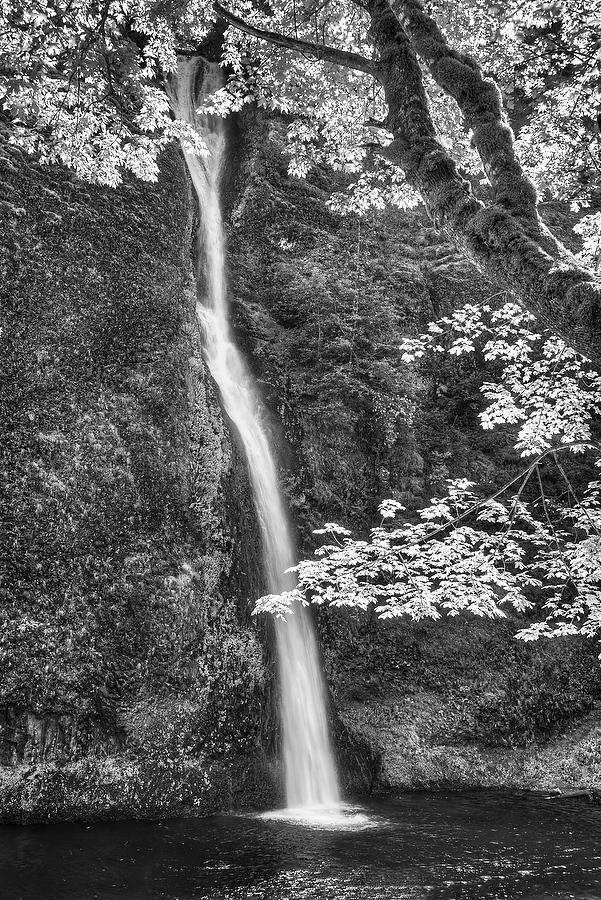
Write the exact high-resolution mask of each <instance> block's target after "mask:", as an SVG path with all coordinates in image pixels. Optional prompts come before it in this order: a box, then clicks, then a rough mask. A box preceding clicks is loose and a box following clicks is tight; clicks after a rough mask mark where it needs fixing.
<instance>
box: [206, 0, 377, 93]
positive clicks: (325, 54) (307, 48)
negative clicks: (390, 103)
mask: <svg viewBox="0 0 601 900" xmlns="http://www.w3.org/2000/svg"><path fill="white" fill-rule="evenodd" d="M213 9H214V10H215V12H216V13H217V15H218V16H220V17H221V18H222V19H225V21H226V22H228V23H229V24H230V25H232V26H233V27H234V28H237V29H238V31H243V32H244V33H245V34H249V35H251V36H252V37H256V38H259V39H260V40H262V41H267V43H269V44H275V45H276V47H283V48H284V49H286V50H294V51H296V52H297V53H305V54H307V55H308V56H311V57H314V58H315V59H320V60H324V61H325V62H331V63H334V64H335V65H337V66H345V67H346V68H347V69H356V70H357V71H358V72H365V74H366V75H372V76H375V65H374V63H372V62H370V60H369V59H366V57H364V56H361V54H359V53H351V52H349V51H348V50H338V49H337V48H336V47H326V46H322V45H321V44H315V43H313V41H304V40H302V39H301V38H295V37H290V36H289V35H286V34H280V33H279V32H277V31H265V30H263V29H262V28H256V27H255V26H254V25H249V24H248V22H245V21H244V19H240V18H239V17H238V16H235V15H234V14H233V13H231V12H230V11H229V10H227V9H225V7H223V6H221V4H220V3H214V4H213Z"/></svg>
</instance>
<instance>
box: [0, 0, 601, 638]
mask: <svg viewBox="0 0 601 900" xmlns="http://www.w3.org/2000/svg"><path fill="white" fill-rule="evenodd" d="M414 6H415V4H414ZM367 7H368V5H367V3H364V2H363V0H327V2H326V3H321V2H316V0H298V2H297V0H274V2H273V3H272V4H271V5H270V6H269V7H266V6H263V5H258V6H255V5H254V4H253V3H252V2H250V0H235V2H232V3H231V4H230V5H229V6H228V10H227V11H226V12H224V11H223V10H222V11H221V12H220V13H219V14H218V13H216V12H215V10H214V9H213V6H212V3H210V2H201V0H160V2H158V0H28V2H27V3H24V2H22V0H0V57H1V60H2V65H1V67H0V100H1V102H2V110H3V112H2V116H3V120H4V122H5V124H6V125H7V126H8V133H9V140H11V141H12V142H13V143H14V144H16V145H18V146H19V147H21V148H23V149H24V150H26V151H27V152H31V153H35V154H37V156H38V158H39V159H41V161H42V162H59V163H62V164H64V165H66V166H70V167H71V168H73V169H75V171H76V172H77V173H78V174H79V175H80V176H81V177H83V178H86V179H88V180H91V181H98V182H101V183H105V184H110V185H117V184H118V183H119V182H120V181H121V179H122V178H123V176H124V174H125V173H126V172H128V171H129V172H132V173H134V174H135V175H137V176H138V177H140V178H144V179H150V180H152V179H154V178H156V177H157V173H158V168H157V157H158V154H159V153H160V151H161V150H162V149H163V147H165V145H166V144H167V143H168V142H170V141H173V140H181V141H183V142H184V143H185V144H186V145H187V147H188V149H192V150H194V151H195V152H198V153H204V152H206V148H205V147H204V145H203V143H202V140H201V139H200V137H199V136H198V135H197V134H196V133H195V132H194V131H193V130H192V129H191V128H190V127H189V126H188V125H187V124H186V123H185V122H181V121H177V120H174V119H173V117H172V115H171V113H170V109H169V102H168V94H167V90H166V88H167V85H168V81H169V77H170V75H171V74H172V73H173V72H174V70H175V69H176V66H177V56H178V54H190V53H201V54H203V53H204V54H207V53H211V52H212V50H211V49H210V47H212V46H213V45H214V40H215V36H217V37H219V39H220V44H221V52H222V61H223V67H224V75H225V83H224V86H223V88H222V89H221V90H219V91H218V92H217V93H216V94H214V95H213V96H212V97H206V98H204V101H203V102H204V106H205V108H206V109H207V110H208V111H211V112H215V113H219V114H222V115H227V114H229V113H230V112H234V111H236V110H239V109H241V108H242V107H243V106H244V105H245V104H247V103H257V104H259V105H260V106H263V107H265V108H267V109H271V110H275V111H278V112H281V113H284V114H285V115H286V116H288V122H289V125H288V151H289V156H290V171H291V172H292V173H293V174H295V175H297V176H303V175H305V174H307V173H308V172H309V171H310V169H311V167H312V166H314V165H316V164H318V163H325V164H327V165H329V166H331V167H333V168H334V169H337V170H340V171H343V172H346V173H348V174H349V176H350V180H351V185H350V189H349V191H348V192H346V193H345V194H344V195H336V196H334V197H332V198H331V201H330V202H331V204H332V205H333V207H334V208H335V209H337V210H339V211H344V210H348V209H352V210H354V211H356V212H366V211H367V210H369V209H371V208H373V207H376V208H378V207H382V206H383V205H384V204H385V203H394V204H396V205H397V206H400V207H404V208H406V207H409V206H411V205H415V203H416V202H417V197H416V194H415V191H414V188H413V187H412V186H410V184H409V183H408V182H407V180H406V178H405V175H404V173H403V170H402V169H401V168H400V167H399V166H398V165H396V164H395V161H394V160H391V158H390V155H389V154H388V153H387V150H388V149H389V148H390V146H391V144H392V142H393V139H394V138H395V135H394V133H393V131H392V130H389V128H391V123H390V120H389V104H387V103H386V102H385V96H384V90H383V87H382V82H381V81H379V80H377V79H375V78H374V77H373V74H372V72H371V70H370V67H371V65H372V62H373V60H374V58H375V55H376V49H375V45H374V39H373V35H372V33H371V32H370V18H369V15H368V8H367ZM425 9H426V11H427V12H428V13H430V14H431V16H432V17H433V19H434V20H435V21H436V22H437V23H438V25H439V26H440V28H441V29H442V31H443V33H444V34H445V35H446V37H447V39H448V41H449V43H450V44H451V45H452V46H453V47H454V48H455V49H456V50H457V51H459V52H465V51H467V52H469V53H470V54H474V55H475V56H476V57H477V58H478V60H479V61H480V64H481V65H482V66H483V68H484V71H485V73H486V74H488V75H491V76H493V77H494V78H495V79H496V81H497V83H498V85H499V86H500V88H501V90H502V92H503V95H504V98H505V102H506V106H507V107H508V109H509V111H510V113H511V115H512V117H513V122H514V126H515V127H516V129H517V141H516V149H517V152H518V154H519V158H520V160H521V163H522V165H523V168H524V171H525V173H526V174H527V175H528V176H530V178H531V179H532V180H533V181H534V183H535V184H536V186H537V188H538V190H539V193H540V195H541V196H542V198H543V199H558V200H562V201H566V202H569V203H570V204H571V206H572V208H573V209H574V210H575V211H580V213H581V218H580V222H579V224H578V226H577V231H578V232H579V234H580V236H581V238H582V247H581V256H582V259H583V260H584V261H586V262H587V263H588V264H592V265H593V266H595V267H596V266H598V264H599V255H600V246H601V239H600V235H601V213H599V212H598V211H597V206H596V204H597V202H598V198H599V187H600V173H601V165H600V155H599V143H600V125H601V116H600V114H599V108H600V100H601V70H600V61H601V4H600V3H599V0H587V2H584V0H561V2H560V0H558V2H531V3H523V2H522V0H507V2H503V3H497V2H490V0H467V2H450V3H449V2H447V0H429V2H428V3H427V4H426V6H425ZM224 17H225V19H224ZM240 21H241V22H242V26H243V27H241V25H240ZM228 23H229V24H228ZM266 31H268V32H270V33H272V36H273V34H275V36H276V40H272V39H268V40H265V39H264V38H265V34H264V32H266ZM278 35H279V36H280V38H281V36H282V35H283V36H284V37H285V38H286V40H285V41H282V40H279V41H278V40H277V36H278ZM291 42H292V43H291ZM291 46H292V49H291ZM422 68H423V71H422V77H423V82H424V85H425V87H426V91H427V97H428V103H429V108H430V111H431V114H432V118H433V120H434V124H435V126H436V130H437V133H438V136H437V141H438V142H439V144H440V146H441V147H443V148H444V150H445V151H446V153H447V154H448V155H449V156H450V157H451V158H452V159H453V160H454V161H455V162H456V163H457V165H458V166H459V167H460V171H461V172H462V173H463V174H464V175H465V176H467V177H469V179H470V180H471V183H472V185H473V186H474V187H475V189H476V191H477V192H480V194H481V195H482V196H484V197H486V195H487V192H488V191H489V187H490V185H489V181H490V179H493V181H494V175H495V173H494V171H493V170H494V166H493V167H492V168H491V167H490V165H489V167H488V168H487V170H486V174H485V171H484V169H485V168H486V165H485V164H483V162H482V161H481V160H482V159H483V153H482V149H484V157H485V156H486V145H485V141H484V143H482V142H480V145H479V146H478V150H479V156H477V155H476V153H475V152H474V147H473V146H472V145H473V143H474V141H475V135H474V134H473V133H470V129H469V127H467V126H466V124H465V121H466V120H465V118H464V116H463V114H462V112H461V111H460V109H459V107H458V106H457V104H456V103H455V101H454V100H452V99H451V97H450V96H449V94H448V92H446V91H445V90H443V89H442V88H441V87H440V86H439V85H438V84H437V83H436V82H435V80H434V78H433V77H432V75H431V74H429V72H428V71H427V70H426V68H425V67H424V66H422ZM543 237H544V236H543ZM545 240H546V238H545ZM475 349H478V350H479V351H480V352H481V353H482V354H483V355H484V357H485V358H486V359H487V360H488V361H489V362H490V363H491V364H494V365H496V366H497V367H498V368H499V369H500V378H499V380H498V381H495V382H487V383H485V384H484V385H483V388H482V390H483V396H484V400H485V401H486V404H487V405H486V406H485V407H484V409H483V412H482V426H483V427H484V428H497V427H502V428H505V429H507V428H513V429H514V431H515V440H516V448H517V450H518V452H519V453H520V454H521V455H522V456H524V457H525V459H527V466H526V468H525V469H524V471H523V472H522V474H521V475H520V476H519V477H518V478H517V479H514V480H513V481H512V482H511V483H510V484H509V485H507V487H506V489H505V490H502V491H500V492H498V493H497V494H496V495H495V496H494V497H493V498H490V497H489V498H487V497H486V496H485V495H483V492H482V491H481V490H478V489H477V487H476V486H475V485H471V484H469V483H466V482H465V481H455V482H452V483H451V484H450V485H449V490H448V492H447V494H446V496H444V497H441V498H438V499H435V500H433V501H432V502H431V503H430V504H429V505H428V506H427V507H426V508H425V509H423V510H422V511H421V512H420V514H419V516H418V517H417V520H416V521H412V522H411V521H409V522H405V523H403V524H400V525H397V524H395V523H394V522H393V524H392V525H391V526H388V525H387V524H386V522H388V521H392V519H393V518H394V517H395V516H398V515H399V514H401V513H402V512H403V510H402V508H401V507H400V506H399V504H398V503H397V502H396V501H394V500H390V501H385V503H384V504H383V505H382V507H381V513H382V517H383V521H382V524H381V525H380V526H378V527H377V528H375V529H374V530H373V532H372V533H371V535H370V537H369V539H368V540H363V541H362V540H355V539H353V538H352V536H351V535H350V534H349V533H348V532H346V531H345V530H343V529H341V528H340V527H339V526H334V525H332V524H331V525H328V526H326V528H325V532H326V533H328V534H331V535H332V536H333V537H334V538H335V541H334V543H330V544H328V545H326V546H325V547H324V548H322V549H321V550H320V551H319V555H318V558H317V559H316V560H310V561H305V562H303V563H301V564H300V566H299V569H298V574H299V586H298V588H297V590H295V591H294V592H292V593H291V594H289V595H284V596H283V597H268V598H264V599H263V601H262V602H261V604H260V608H261V609H265V610H270V611H274V612H276V613H280V614H285V613H286V611H287V610H288V608H289V604H290V602H291V601H292V600H294V599H301V600H303V602H306V601H307V599H309V600H313V601H316V602H318V603H321V602H329V603H333V604H337V605H340V604H350V605H353V606H359V607H366V606H367V605H369V604H372V603H373V604H375V605H376V607H377V609H378V610H379V612H380V613H381V614H382V615H384V616H397V615H410V616H412V617H414V618H420V617H422V616H433V617H436V616H438V615H440V612H441V611H446V612H448V613H450V614H456V613H458V612H460V611H461V610H469V611H471V612H473V613H476V614H478V615H491V616H496V615H501V614H502V604H504V603H505V604H506V603H512V604H513V605H514V606H515V607H516V608H517V609H519V610H525V609H526V608H528V605H529V604H530V603H531V602H532V597H533V591H541V590H542V591H543V592H546V593H547V599H546V604H547V605H546V608H545V614H544V617H543V620H542V621H539V622H538V623H536V624H535V625H532V626H531V627H529V628H527V629H525V630H524V631H523V632H522V636H524V637H530V638H532V637H537V636H539V635H543V634H546V635H553V634H558V633H559V634H563V633H573V632H578V631H580V632H583V633H585V634H593V633H596V632H597V631H598V630H599V629H600V628H601V587H600V582H601V543H600V537H599V535H600V529H601V502H600V499H599V495H600V482H599V481H598V480H596V479H594V478H593V479H591V480H590V482H589V484H588V488H587V489H586V490H585V491H584V493H583V494H582V495H581V496H580V497H578V496H577V494H576V491H575V489H574V488H573V487H572V485H571V483H570V479H569V477H568V474H567V471H566V467H565V466H564V464H563V463H562V461H561V459H562V457H563V456H565V454H564V453H563V452H562V451H566V452H568V453H569V452H578V453H582V452H585V451H586V452H588V453H592V454H593V455H594V457H595V458H596V459H597V460H598V458H599V444H598V441H597V439H596V434H595V424H594V422H595V417H597V416H598V414H599V409H600V406H601V384H600V383H599V376H598V375H597V374H596V373H595V372H594V371H593V370H592V368H591V366H590V364H589V363H588V362H587V360H586V359H585V358H583V357H582V356H580V355H578V354H577V353H576V352H574V351H573V350H571V349H570V348H569V346H568V345H567V344H566V343H565V341H561V340H560V339H558V338H556V337H554V336H553V335H552V334H548V333H543V334H542V335H540V334H539V333H537V331H536V330H535V327H534V326H533V324H532V321H531V319H530V317H529V316H528V314H527V313H524V312H523V311H522V310H521V309H518V308H517V307H516V306H515V304H513V302H510V301H509V300H508V302H507V303H505V304H504V305H503V306H501V307H500V308H492V307H488V306H486V305H485V306H483V307H476V306H474V305H467V306H464V307H463V308H462V309H460V310H458V311H457V312H455V313H454V314H453V315H452V316H449V317H446V318H444V319H442V320H441V321H439V322H436V323H432V324H431V325H430V328H429V330H428V332H427V334H425V335H421V336H419V337H417V338H412V339H408V341H407V342H406V345H405V347H404V348H403V349H402V351H401V352H402V353H403V354H404V359H405V362H411V360H413V361H414V363H415V361H417V363H415V364H419V362H418V361H419V359H420V357H421V356H423V355H424V354H441V353H443V354H450V355H460V354H463V353H471V352H474V351H475ZM549 466H553V467H555V473H556V475H557V473H559V475H558V478H559V480H560V482H562V483H563V485H564V488H563V490H562V491H561V492H559V493H558V492H557V491H556V492H555V493H556V495H555V496H553V497H551V496H549V489H548V487H547V488H546V487H545V478H546V475H545V472H546V471H547V470H548V468H549ZM473 488H476V489H475V490H473Z"/></svg>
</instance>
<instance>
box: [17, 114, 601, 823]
mask: <svg viewBox="0 0 601 900" xmlns="http://www.w3.org/2000/svg"><path fill="white" fill-rule="evenodd" d="M283 128H284V125H283V124H282V123H281V122H277V121H274V120H270V119H268V118H264V117H262V116H257V115H256V114H250V113H249V114H246V115H244V116H243V117H241V119H240V120H239V121H238V122H237V123H236V124H235V125H233V126H232V128H231V133H230V146H231V152H230V156H229V164H228V171H227V177H226V179H225V184H224V199H225V207H226V213H227V223H228V224H227V229H228V250H229V253H228V257H229V276H230V283H231V291H232V317H233V325H234V329H235V332H236V335H237V338H238V340H239V342H240V345H241V347H242V349H243V351H244V352H245V354H246V356H247V358H248V360H249V362H250V364H251V366H252V368H253V371H254V373H255V375H256V377H257V380H258V382H259V385H260V387H261V390H262V393H263V397H264V399H265V403H266V405H267V408H268V411H269V414H270V420H271V430H272V436H273V440H274V443H275V446H276V448H277V452H278V459H279V461H280V464H281V476H282V483H283V486H284V490H285V493H286V496H287V499H288V502H289V505H290V509H291V512H292V516H293V518H294V522H295V525H296V528H297V532H298V544H299V549H300V551H301V552H302V553H303V554H307V553H310V552H312V550H313V548H314V546H315V541H314V537H313V535H312V529H313V528H315V527H317V526H319V525H321V524H322V523H323V522H324V521H326V520H330V521H340V522H341V523H344V524H347V525H350V526H351V527H353V528H354V529H355V530H356V531H358V532H361V531H365V530H366V529H367V528H368V527H369V526H370V524H372V523H373V521H374V516H375V512H376V508H377V504H378V501H379V500H381V499H383V498H384V497H388V496H395V497H397V498H399V499H401V500H402V502H403V503H404V504H405V505H406V506H407V507H408V509H409V511H410V513H409V514H411V511H412V510H415V509H416V508H418V507H419V506H420V505H421V504H423V503H424V502H426V500H427V499H428V497H430V496H432V495H433V494H435V493H436V491H437V490H438V489H440V487H441V486H442V484H443V483H444V479H445V478H446V477H457V476H464V477H471V478H472V479H473V480H478V481H480V482H482V481H484V482H486V483H489V484H490V485H491V486H495V485H498V484H500V483H502V482H503V481H504V480H506V478H507V477H511V474H512V473H513V471H514V468H513V467H514V466H515V465H516V463H515V461H514V458H513V455H512V453H511V449H510V448H511V441H510V439H509V437H507V438H505V439H504V438H502V437H501V438H499V437H497V436H495V437H494V438H492V437H491V436H490V435H486V433H484V432H481V431H480V430H479V429H478V425H477V410H478V403H479V396H478V391H477V386H478V383H479V381H480V380H481V377H482V373H481V371H480V370H479V369H478V366H477V365H476V363H474V362H473V361H471V360H469V361H467V362H463V361H462V362H460V363H458V362H456V361H455V362H453V361H446V362H445V363H444V364H443V365H442V366H441V367H440V368H439V369H438V370H436V371H434V370H432V371H428V370H422V371H421V372H419V373H417V372H416V371H414V370H412V369H410V368H408V367H406V366H404V365H403V364H402V362H401V360H400V353H399V350H398V345H399V342H400V338H401V336H402V335H404V334H406V333H407V332H411V331H415V330H417V329H420V328H421V327H422V326H423V325H424V323H425V322H427V321H428V320H429V319H431V318H433V317H435V316H436V315H438V314H439V313H440V312H442V311H443V310H445V309H446V308H447V307H448V304H450V303H452V302H454V301H455V300H456V298H457V297H458V296H461V297H465V298H466V299H467V298H469V297H484V296H488V295H490V294H491V293H493V292H495V291H496V290H497V288H496V287H495V286H491V285H489V284H487V283H486V282H485V281H484V280H483V279H482V278H481V277H480V276H479V275H478V274H477V273H476V272H475V271H474V270H473V269H472V268H471V267H470V266H469V265H467V264H466V263H465V262H464V261H463V260H462V259H461V258H460V257H459V256H458V255H457V253H456V251H455V250H454V248H453V247H452V246H450V245H449V244H448V243H446V242H445V241H444V240H443V239H442V238H441V237H440V236H439V235H438V234H437V233H436V232H435V230H434V229H433V228H432V227H431V226H430V225H429V224H428V223H427V222H426V221H425V219H424V218H423V217H422V216H421V215H420V214H419V213H415V214H414V213H410V214H397V213H386V214H377V215H376V214H374V215H373V216H370V217H367V218H365V219H361V220H360V219H358V218H356V217H350V218H342V217H340V216H338V215H336V214H334V213H332V212H330V211H329V210H328V208H327V206H326V205H325V200H326V198H327V196H328V195H329V194H330V192H331V191H332V189H333V187H336V186H339V185H338V183H337V181H336V179H335V178H334V176H333V175H332V174H331V173H328V172H324V171H318V172H317V173H315V174H314V175H312V176H311V178H310V179H309V180H308V181H306V182H301V181H298V180H296V179H293V178H291V177H289V176H288V175H287V172H286V160H285V157H284V154H283ZM1 152H2V160H1V162H2V173H3V174H2V177H1V186H2V201H1V202H0V215H1V217H2V221H3V225H4V228H3V234H4V237H3V239H2V241H1V246H0V266H1V269H0V271H2V277H3V282H4V284H5V288H4V296H3V307H4V323H3V331H2V336H1V337H2V341H3V351H2V355H1V358H0V365H1V366H2V374H1V382H0V384H1V396H0V405H1V408H2V413H3V415H2V452H3V460H2V463H3V464H2V484H3V492H4V496H5V502H4V507H3V508H4V510H5V512H4V514H3V529H4V532H5V541H4V542H3V544H4V549H3V562H2V581H1V582H0V672H1V677H0V809H1V810H2V813H1V816H2V819H3V820H4V821H47V820H51V819H64V818H100V817H115V816H162V815H166V814H180V813H200V814H202V813H207V812H211V811H214V810H218V809H224V808H231V807H236V806H238V807H240V806H247V807H252V806H258V805H263V804H267V803H273V802H275V799H276V793H277V791H276V788H275V787H274V786H275V784H277V780H278V779H277V771H276V764H275V762H274V760H275V759H276V757H277V754H276V753H275V749H276V744H277V734H276V732H277V728H276V718H275V714H274V702H273V690H272V683H273V659H272V650H271V641H270V629H269V624H268V623H265V622H256V621H255V620H252V619H251V617H250V615H249V607H250V600H251V599H254V598H255V597H256V596H257V595H258V594H259V593H260V591H261V565H260V549H259V541H258V533H257V526H256V522H255V515H254V508H253V504H252V498H251V497H250V496H249V489H248V481H247V476H246V468H245V464H244V460H243V459H242V458H241V453H240V450H239V448H238V447H237V444H236V438H235V435H234V436H232V435H231V434H230V431H229V428H228V425H227V423H226V422H225V421H224V417H223V414H222V412H221V409H220V407H219V402H218V398H217V397H216V395H215V390H214V387H213V385H212V383H211V379H210V377H209V376H208V374H207V372H206V370H205V367H204V365H203V361H202V353H201V347H200V335H199V332H198V327H197V322H196V319H195V316H194V302H195V288H194V283H193V278H192V259H191V247H192V241H191V234H192V231H193V228H194V220H195V216H196V215H197V213H196V212H195V210H194V204H193V202H192V199H191V193H190V190H189V185H188V181H187V177H186V174H185V171H184V167H183V164H182V162H181V160H180V158H179V155H178V153H177V152H176V151H175V150H174V151H172V152H171V153H169V154H167V155H166V156H165V157H164V159H163V164H162V169H161V177H160V180H159V182H158V184H156V185H146V184H142V183H137V182H133V181H128V182H127V183H126V184H125V185H124V186H122V187H120V188H119V189H118V190H115V191H113V190H111V189H101V188H95V187H91V186H89V185H85V184H82V183H79V182H77V181H76V180H74V179H73V178H72V177H71V176H70V175H69V174H67V173H65V172H63V171H60V170H58V169H55V168H42V167H38V166H36V165H35V164H33V163H32V161H31V160H29V159H26V158H24V157H23V156H22V155H21V154H20V153H19V152H17V151H15V150H14V149H12V148H10V147H8V146H7V145H6V143H5V142H3V144H2V150H1ZM317 622H318V627H319V632H320V635H321V639H322V645H323V654H324V666H325V670H326V673H327V676H328V680H329V684H330V689H331V695H332V718H333V722H334V727H335V734H336V741H337V746H338V753H339V758H340V762H341V765H342V769H343V774H344V778H345V782H346V785H347V788H348V789H349V790H351V791H354V792H359V793H360V792H367V791H370V790H376V791H383V790H395V789H399V788H405V787H424V786H429V787H432V786H437V785H441V784H454V785H457V784H463V785H471V786H475V785H484V784H487V785H512V786H518V785H519V786H525V787H550V786H555V785H560V786H576V785H580V784H587V785H590V784H595V783H597V782H598V781H599V778H600V771H601V762H600V760H601V749H600V742H599V737H598V733H599V730H598V725H597V719H596V712H595V710H596V705H597V703H598V700H599V697H600V690H601V686H600V675H599V671H600V670H599V665H598V660H597V659H596V650H595V648H594V647H591V646H590V645H587V644H584V643H578V642H574V641H573V642H570V641H567V642H565V643H564V644H561V643H559V642H557V643H555V642H554V643H552V644H547V645H542V644H541V645H540V646H535V647H531V646H526V645H523V644H518V643H517V642H516V641H515V640H514V638H513V634H514V632H515V631H516V630H517V627H518V626H517V623H516V622H515V621H512V620H508V621H507V622H505V623H503V624H501V625H499V624H490V623H481V622H476V621H474V620H469V619H460V620H455V621H452V622H442V623H437V624H434V623H426V624H419V625H416V624H411V623H404V622H403V623H398V624H396V625H390V624H382V623H380V622H378V621H377V620H375V619H374V618H373V617H366V616H362V615H353V614H349V613H346V614H344V615H342V614H336V613H333V612H332V613H329V612H324V611H320V612H319V614H318V615H317Z"/></svg>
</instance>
